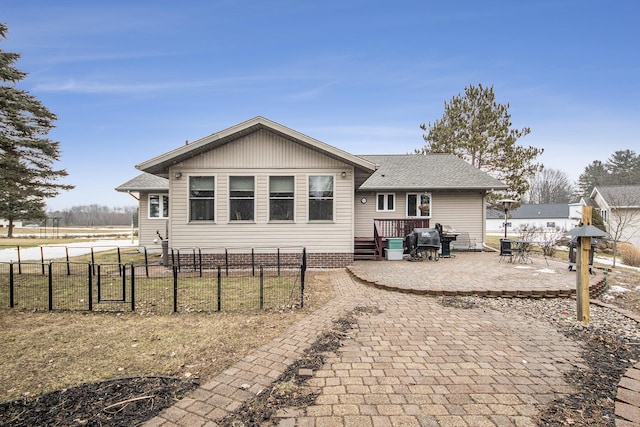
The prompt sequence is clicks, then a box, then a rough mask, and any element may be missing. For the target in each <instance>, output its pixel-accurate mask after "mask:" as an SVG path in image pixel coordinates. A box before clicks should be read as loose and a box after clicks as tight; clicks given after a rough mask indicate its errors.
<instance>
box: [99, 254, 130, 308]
mask: <svg viewBox="0 0 640 427" xmlns="http://www.w3.org/2000/svg"><path fill="white" fill-rule="evenodd" d="M95 267H96V270H95V278H94V283H95V289H96V292H97V300H96V303H97V304H126V303H127V295H131V280H130V277H129V276H130V275H129V274H128V273H127V265H126V264H98V265H96V266H95ZM129 302H130V301H129Z"/></svg>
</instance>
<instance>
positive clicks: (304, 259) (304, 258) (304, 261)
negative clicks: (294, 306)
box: [300, 248, 307, 308]
mask: <svg viewBox="0 0 640 427" xmlns="http://www.w3.org/2000/svg"><path fill="white" fill-rule="evenodd" d="M306 271H307V248H302V264H301V265H300V308H304V274H305V272H306Z"/></svg>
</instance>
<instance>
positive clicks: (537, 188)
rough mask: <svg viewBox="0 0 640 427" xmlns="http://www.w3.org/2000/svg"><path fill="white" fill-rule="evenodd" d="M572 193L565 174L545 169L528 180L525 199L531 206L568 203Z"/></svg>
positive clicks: (572, 190)
mask: <svg viewBox="0 0 640 427" xmlns="http://www.w3.org/2000/svg"><path fill="white" fill-rule="evenodd" d="M573 192H574V189H573V187H572V185H571V184H570V182H569V178H568V177H567V174H566V173H565V172H563V171H560V170H557V169H546V168H545V169H543V170H542V171H538V172H536V174H535V175H534V176H533V178H531V179H530V181H529V190H528V191H527V193H526V196H525V198H526V199H527V200H528V203H532V204H543V203H544V204H548V203H569V202H570V201H571V195H572V194H573Z"/></svg>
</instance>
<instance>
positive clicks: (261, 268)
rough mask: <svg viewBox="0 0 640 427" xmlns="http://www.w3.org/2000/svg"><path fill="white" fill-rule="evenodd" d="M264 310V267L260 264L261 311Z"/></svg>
mask: <svg viewBox="0 0 640 427" xmlns="http://www.w3.org/2000/svg"><path fill="white" fill-rule="evenodd" d="M263 308H264V267H263V266H262V264H260V310H262V309H263Z"/></svg>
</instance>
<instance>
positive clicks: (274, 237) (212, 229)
mask: <svg viewBox="0 0 640 427" xmlns="http://www.w3.org/2000/svg"><path fill="white" fill-rule="evenodd" d="M176 171H180V172H181V173H182V176H181V178H180V179H176V178H174V172H176ZM342 172H346V174H347V176H346V177H344V178H343V177H342V176H341V173H342ZM199 175H212V176H214V177H215V221H214V222H203V223H193V222H189V210H188V205H189V202H188V183H189V176H199ZM236 175H245V176H254V177H255V207H256V209H255V220H254V221H251V222H235V221H230V220H229V190H228V188H229V187H228V186H229V177H230V176H236ZM281 175H282V176H294V182H295V200H294V205H295V212H294V215H295V220H294V221H293V222H270V221H269V208H268V206H269V176H281ZM310 175H331V176H333V177H334V220H333V221H331V222H326V223H324V222H309V221H308V220H307V217H308V177H309V176H310ZM169 176H170V177H171V195H170V204H171V213H172V216H171V219H170V220H171V227H170V229H171V236H170V245H171V247H173V248H186V247H199V248H204V249H206V248H266V247H270V248H274V247H280V248H288V247H306V248H307V253H308V254H309V256H310V258H313V257H317V256H324V254H331V253H338V254H340V253H341V254H343V255H338V257H342V258H345V257H346V258H349V257H350V258H351V259H352V253H353V204H354V203H353V190H352V189H353V167H351V166H350V165H347V164H345V163H342V162H339V161H337V160H335V159H333V158H330V157H328V156H325V155H322V154H320V153H318V152H316V151H313V150H311V149H308V148H305V147H303V146H301V145H300V144H296V143H294V142H292V141H290V140H288V139H286V138H284V137H282V136H280V135H278V134H275V133H272V132H269V131H266V130H260V131H258V132H255V133H253V134H250V135H247V136H245V137H242V138H240V139H237V140H234V141H233V142H232V143H231V144H226V145H223V146H221V147H219V148H216V149H214V150H211V151H209V152H206V153H203V154H201V155H199V156H197V157H194V158H192V159H189V160H186V161H184V162H181V163H178V164H176V165H175V166H174V167H172V168H171V173H170V174H169ZM314 254H316V255H314ZM342 264H343V265H344V262H342Z"/></svg>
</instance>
